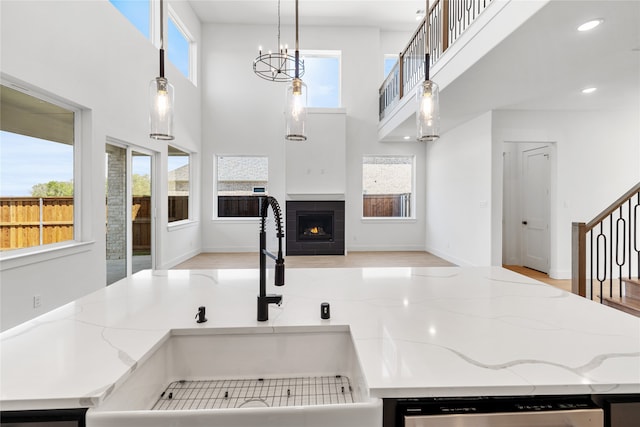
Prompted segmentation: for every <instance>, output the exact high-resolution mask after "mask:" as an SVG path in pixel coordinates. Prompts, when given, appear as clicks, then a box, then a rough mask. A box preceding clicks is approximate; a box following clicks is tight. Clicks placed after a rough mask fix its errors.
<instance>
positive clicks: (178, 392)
mask: <svg viewBox="0 0 640 427" xmlns="http://www.w3.org/2000/svg"><path fill="white" fill-rule="evenodd" d="M340 403H354V401H353V395H352V389H351V385H350V383H349V378H348V377H345V376H341V375H335V376H325V377H299V378H264V379H262V378H259V379H247V380H211V381H206V380H204V381H203V380H200V381H185V380H181V381H175V382H173V383H171V384H169V386H168V387H167V389H166V390H165V391H164V392H163V393H162V394H161V395H160V399H158V401H157V402H156V404H155V405H154V406H153V408H151V409H152V410H193V409H220V408H249V407H262V408H264V407H278V406H307V405H329V404H340Z"/></svg>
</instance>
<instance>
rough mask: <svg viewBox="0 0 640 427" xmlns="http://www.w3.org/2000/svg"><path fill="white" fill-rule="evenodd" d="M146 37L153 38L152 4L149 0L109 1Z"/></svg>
mask: <svg viewBox="0 0 640 427" xmlns="http://www.w3.org/2000/svg"><path fill="white" fill-rule="evenodd" d="M109 1H110V2H111V4H113V5H114V6H115V7H116V9H118V10H119V11H120V13H122V14H123V15H124V16H125V18H127V19H128V20H129V22H131V23H132V24H133V25H134V26H135V27H136V28H137V29H138V30H140V32H141V33H142V34H144V36H145V37H146V38H148V39H150V38H151V30H150V27H151V25H150V22H151V3H150V1H149V0H135V1H133V0H109Z"/></svg>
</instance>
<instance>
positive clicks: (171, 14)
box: [167, 5, 198, 86]
mask: <svg viewBox="0 0 640 427" xmlns="http://www.w3.org/2000/svg"><path fill="white" fill-rule="evenodd" d="M167 11H168V13H167V15H168V16H167V31H168V27H169V21H173V24H174V25H175V27H176V28H177V30H178V31H179V32H180V33H181V34H182V36H183V37H184V39H185V40H186V41H187V43H188V44H189V50H188V52H187V53H188V55H189V75H188V76H184V74H183V73H182V71H181V70H180V69H179V68H178V66H177V65H176V64H173V61H171V60H170V59H169V56H168V53H169V52H168V51H167V59H169V61H171V63H172V64H173V65H174V66H175V67H176V69H177V70H178V71H180V74H182V75H183V76H184V77H185V78H187V79H188V80H189V81H191V83H193V84H194V85H195V86H198V76H197V69H198V67H197V66H196V65H197V62H196V61H197V44H196V39H195V37H193V35H192V33H191V31H189V28H188V27H187V25H185V23H184V21H183V20H182V19H181V18H180V16H179V15H178V14H177V13H176V11H175V10H174V9H173V7H171V5H167Z"/></svg>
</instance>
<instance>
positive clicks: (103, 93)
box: [0, 0, 201, 330]
mask: <svg viewBox="0 0 640 427" xmlns="http://www.w3.org/2000/svg"><path fill="white" fill-rule="evenodd" d="M184 6H185V5H181V6H176V11H177V12H179V13H181V14H184V16H182V18H183V20H185V21H186V22H188V24H189V25H193V27H192V31H193V32H194V33H195V34H194V35H195V36H196V37H197V36H199V31H200V30H199V23H198V21H197V19H195V17H194V16H193V15H192V14H189V13H188V10H187V9H184ZM0 7H1V8H2V9H1V13H0V14H1V25H0V27H1V34H0V38H1V43H2V45H1V49H0V50H1V58H0V59H1V62H0V64H1V67H2V68H1V71H2V73H3V75H4V76H5V77H8V78H11V79H15V80H19V81H22V82H24V83H25V84H26V85H27V86H30V87H33V88H37V89H39V90H42V91H45V92H49V93H51V94H53V95H54V96H56V97H59V98H62V99H64V100H66V101H68V102H70V103H73V104H76V105H78V106H80V107H81V108H82V109H83V111H84V112H83V139H82V143H81V144H82V147H81V150H82V179H81V181H82V182H81V184H80V185H81V195H80V200H81V203H82V227H83V229H82V240H83V241H86V242H89V243H88V244H87V245H85V246H83V247H82V249H81V250H79V251H78V250H75V251H74V250H72V251H69V250H58V251H54V252H52V253H49V254H47V255H37V256H31V257H23V258H22V259H19V260H17V261H16V260H12V261H11V262H5V261H3V262H2V266H1V269H2V272H1V277H0V280H1V285H0V286H1V297H2V302H1V305H2V306H1V308H2V310H1V311H2V314H1V321H2V325H1V327H2V329H3V330H4V329H7V328H9V327H11V326H14V325H16V324H18V323H20V322H23V321H25V320H27V319H30V318H32V317H35V316H36V315H39V314H41V313H43V312H46V311H49V310H51V309H53V308H55V307H58V306H60V305H62V304H65V303H67V302H69V301H71V300H74V299H76V298H78V297H80V296H82V295H85V294H87V293H89V292H91V291H93V290H96V289H98V288H100V287H102V286H105V283H106V268H105V225H104V224H105V223H104V221H105V195H104V188H105V181H104V179H105V178H104V176H105V170H104V165H105V161H104V153H105V141H106V139H107V137H111V138H115V139H117V140H120V141H125V142H127V143H130V144H135V145H138V146H140V147H142V148H147V149H150V150H154V151H156V152H158V153H160V156H159V157H160V162H159V164H158V165H157V166H158V167H159V168H160V171H162V177H163V178H162V179H161V180H160V181H161V182H160V188H159V190H160V191H159V194H158V196H159V197H158V201H159V206H158V218H159V221H158V222H159V223H158V233H157V237H158V242H159V244H160V246H159V253H158V258H157V263H158V265H163V264H166V263H167V262H168V261H167V260H170V259H171V258H175V257H178V256H179V255H178V254H181V253H186V252H189V250H191V246H190V245H189V243H190V242H194V245H196V246H197V245H199V241H198V240H197V239H198V234H199V233H198V232H197V226H196V227H186V228H184V229H181V230H176V231H172V232H170V233H169V232H168V231H167V220H166V217H167V215H166V214H167V207H166V195H167V193H166V191H167V189H166V183H165V182H164V180H165V179H166V172H164V171H166V143H160V142H156V141H150V140H149V138H148V112H147V103H148V99H147V97H148V84H149V81H150V80H151V79H152V78H154V77H155V76H156V75H157V73H158V50H157V49H156V48H155V47H154V46H153V45H152V44H151V42H150V41H149V40H147V39H146V38H145V37H144V36H143V35H142V34H140V33H139V31H138V30H136V29H135V28H134V27H133V25H131V24H130V23H129V22H128V21H127V20H126V18H124V17H123V16H122V15H121V14H120V12H119V11H118V10H117V9H115V7H113V6H112V5H111V4H110V3H109V2H108V1H107V0H99V1H98V0H96V1H4V0H3V1H2V2H1V3H0ZM166 75H167V77H168V79H169V81H170V82H171V83H172V84H173V85H174V86H175V90H176V107H175V108H176V117H175V129H176V130H175V133H176V140H175V144H176V145H177V146H179V147H182V148H183V149H188V150H191V151H196V152H197V151H199V149H200V139H201V138H200V127H201V125H200V122H201V119H200V117H201V116H200V109H199V107H200V94H199V90H198V88H196V87H195V86H194V85H193V84H191V82H189V81H188V80H187V79H186V78H184V77H182V76H181V75H180V74H179V72H178V71H177V70H176V68H175V67H173V65H172V64H170V63H168V64H167V69H166ZM36 294H39V295H41V296H42V306H41V307H40V308H39V309H34V308H33V300H32V298H33V295H36Z"/></svg>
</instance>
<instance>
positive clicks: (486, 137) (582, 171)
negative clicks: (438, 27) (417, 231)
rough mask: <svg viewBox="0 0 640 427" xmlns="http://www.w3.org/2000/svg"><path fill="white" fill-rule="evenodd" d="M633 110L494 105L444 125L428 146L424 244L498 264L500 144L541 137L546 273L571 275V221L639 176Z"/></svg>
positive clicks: (458, 257) (464, 260)
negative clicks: (547, 160)
mask: <svg viewBox="0 0 640 427" xmlns="http://www.w3.org/2000/svg"><path fill="white" fill-rule="evenodd" d="M637 117H638V112H637V111H609V112H602V111H598V112H560V111H494V112H489V113H485V114H483V115H480V116H478V117H476V118H475V119H473V120H471V121H469V122H467V123H465V124H463V125H461V126H458V127H457V128H455V129H453V130H450V131H448V132H446V133H445V134H443V135H442V136H441V138H440V139H439V140H438V141H436V142H435V143H429V144H428V148H427V189H426V192H427V193H426V194H427V232H426V247H427V250H428V251H430V252H433V253H434V254H436V255H439V256H441V257H443V258H445V259H447V260H449V261H452V262H454V263H457V264H459V265H500V264H501V263H502V257H503V241H502V237H503V236H502V222H503V204H502V202H503V166H502V154H503V152H504V151H510V150H511V148H512V147H507V146H505V145H507V144H509V145H512V144H511V143H516V142H518V143H538V144H540V143H543V144H544V145H548V146H549V147H550V149H551V157H552V158H551V177H550V178H551V180H550V183H551V186H550V187H551V188H550V193H551V194H550V211H551V218H550V224H549V228H550V271H549V275H550V276H551V277H553V278H558V279H567V278H570V274H571V223H572V222H574V221H581V222H582V221H584V222H588V221H589V220H591V219H592V218H593V217H594V216H595V215H597V214H598V213H600V212H601V211H602V210H603V209H605V208H606V207H607V206H609V205H610V204H611V203H613V202H614V201H615V200H616V199H617V198H618V197H620V196H621V195H622V194H623V193H624V192H626V191H627V190H629V189H630V188H631V187H633V186H634V185H635V184H636V183H638V182H639V181H640V168H639V167H638V161H637V159H638V157H639V156H640V128H639V127H638V122H637ZM505 220H508V219H507V218H505ZM517 244H518V242H517V241H509V242H505V251H510V250H514V248H515V247H516V246H517ZM505 256H507V257H508V256H509V254H505Z"/></svg>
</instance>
